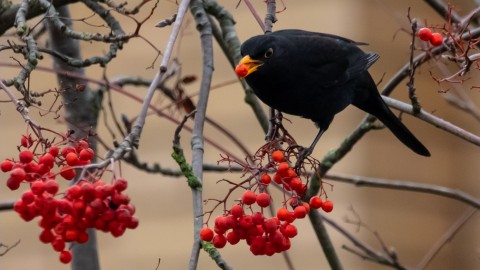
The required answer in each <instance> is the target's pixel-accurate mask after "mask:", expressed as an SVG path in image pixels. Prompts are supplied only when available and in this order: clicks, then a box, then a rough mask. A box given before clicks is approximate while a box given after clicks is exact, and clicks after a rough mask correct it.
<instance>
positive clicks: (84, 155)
mask: <svg viewBox="0 0 480 270" xmlns="http://www.w3.org/2000/svg"><path fill="white" fill-rule="evenodd" d="M93 156H94V153H93V149H92V148H85V149H83V150H82V151H80V155H79V157H80V160H83V161H86V160H91V159H92V158H93Z"/></svg>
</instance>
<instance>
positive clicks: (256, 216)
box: [252, 212, 265, 225]
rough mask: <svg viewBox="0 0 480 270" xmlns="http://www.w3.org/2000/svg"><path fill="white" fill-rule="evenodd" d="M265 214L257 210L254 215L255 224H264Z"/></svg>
mask: <svg viewBox="0 0 480 270" xmlns="http://www.w3.org/2000/svg"><path fill="white" fill-rule="evenodd" d="M264 220H265V216H264V215H263V214H262V213H260V212H255V213H253V215H252V222H253V224H255V225H262V224H263V223H264Z"/></svg>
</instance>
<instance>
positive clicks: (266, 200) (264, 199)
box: [257, 193, 270, 207]
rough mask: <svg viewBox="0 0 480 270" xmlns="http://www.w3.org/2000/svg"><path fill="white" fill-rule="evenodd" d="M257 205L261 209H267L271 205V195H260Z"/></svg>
mask: <svg viewBox="0 0 480 270" xmlns="http://www.w3.org/2000/svg"><path fill="white" fill-rule="evenodd" d="M257 204H258V206H260V207H267V206H269V205H270V195H268V194H267V193H260V194H258V195H257Z"/></svg>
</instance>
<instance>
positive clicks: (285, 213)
mask: <svg viewBox="0 0 480 270" xmlns="http://www.w3.org/2000/svg"><path fill="white" fill-rule="evenodd" d="M277 217H278V219H279V220H282V221H283V220H286V219H287V217H288V210H287V208H280V209H278V211H277Z"/></svg>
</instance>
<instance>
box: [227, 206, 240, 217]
mask: <svg viewBox="0 0 480 270" xmlns="http://www.w3.org/2000/svg"><path fill="white" fill-rule="evenodd" d="M230 214H232V215H233V216H234V217H236V218H239V217H241V216H243V207H242V206H241V205H238V204H236V205H234V206H232V209H230Z"/></svg>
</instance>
